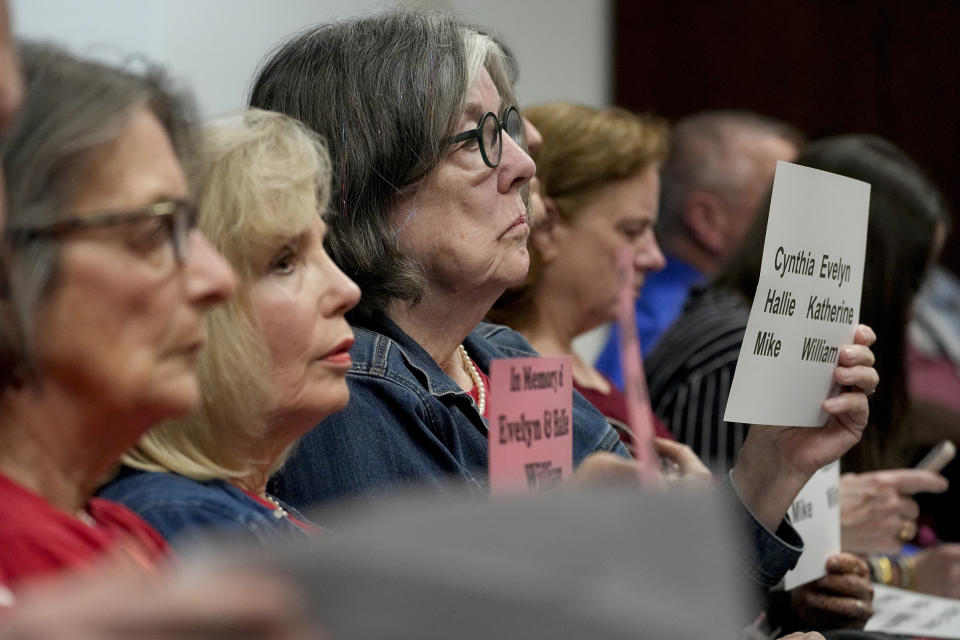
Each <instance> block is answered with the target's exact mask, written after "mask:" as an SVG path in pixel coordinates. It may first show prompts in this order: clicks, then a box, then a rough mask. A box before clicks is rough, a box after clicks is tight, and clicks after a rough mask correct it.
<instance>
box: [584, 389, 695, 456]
mask: <svg viewBox="0 0 960 640" xmlns="http://www.w3.org/2000/svg"><path fill="white" fill-rule="evenodd" d="M601 375H603V374H601ZM603 377H604V378H606V380H607V384H609V385H610V393H603V392H602V391H599V390H598V389H588V388H587V387H581V386H580V385H579V384H577V381H576V380H574V381H573V388H574V389H576V390H577V391H579V392H580V395H582V396H583V397H584V398H586V399H587V400H588V401H589V402H590V404H592V405H593V406H594V407H596V408H597V411H599V412H600V413H602V414H603V417H605V418H606V419H607V420H608V421H609V422H610V423H611V424H613V426H615V427H617V431H619V432H620V439H621V440H623V441H624V442H625V443H626V444H632V443H631V442H630V436H628V435H627V434H626V433H625V432H624V431H623V428H622V427H621V425H629V424H630V419H629V417H628V416H627V396H625V395H623V392H622V391H620V389H617V387H616V386H615V385H614V384H613V382H611V381H610V378H607V377H606V376H603ZM650 417H651V418H653V434H654V435H655V436H657V437H658V438H667V439H669V440H676V438H675V437H673V434H672V433H670V430H669V429H667V428H666V427H665V426H663V423H662V422H660V419H659V418H658V417H657V416H655V415H652V413H651V416H650Z"/></svg>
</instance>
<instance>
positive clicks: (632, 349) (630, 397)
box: [617, 247, 660, 484]
mask: <svg viewBox="0 0 960 640" xmlns="http://www.w3.org/2000/svg"><path fill="white" fill-rule="evenodd" d="M617 271H618V276H619V279H620V292H619V295H618V296H617V302H618V304H617V326H618V327H619V330H620V362H621V366H622V367H623V393H624V395H625V396H626V397H627V415H628V416H629V418H630V429H631V435H632V436H633V437H632V438H631V440H632V443H631V444H632V445H633V457H634V459H635V460H636V461H637V471H638V473H639V475H640V479H641V480H642V481H644V482H646V483H651V484H652V483H654V482H656V481H657V480H658V478H659V476H660V472H659V468H660V461H659V459H658V458H657V455H656V453H655V452H654V448H653V434H654V430H653V413H652V411H651V410H650V395H649V394H648V393H647V378H646V376H644V374H643V364H642V363H641V361H640V336H639V335H638V333H637V317H636V310H635V308H634V306H633V305H634V301H635V300H636V285H635V284H634V282H635V279H636V267H635V266H634V253H633V250H632V249H631V248H630V247H627V248H625V249H623V251H622V252H621V253H620V255H619V256H618V260H617Z"/></svg>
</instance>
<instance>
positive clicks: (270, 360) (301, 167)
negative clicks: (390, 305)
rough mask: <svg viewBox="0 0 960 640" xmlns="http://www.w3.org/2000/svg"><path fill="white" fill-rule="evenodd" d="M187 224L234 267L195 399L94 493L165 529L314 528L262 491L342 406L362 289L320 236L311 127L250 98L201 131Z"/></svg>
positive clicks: (324, 167)
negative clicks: (235, 115) (193, 219)
mask: <svg viewBox="0 0 960 640" xmlns="http://www.w3.org/2000/svg"><path fill="white" fill-rule="evenodd" d="M193 167H194V172H193V176H192V178H193V185H194V189H193V193H194V194H195V196H196V201H197V211H198V216H197V224H198V226H199V228H200V230H201V231H203V233H204V234H205V235H206V237H207V238H209V239H210V241H211V242H212V243H213V244H214V246H215V247H216V248H217V249H218V250H219V251H220V252H221V253H222V254H223V256H224V257H226V259H227V261H228V262H229V263H230V266H231V267H232V268H233V270H234V272H235V273H236V274H237V279H238V287H237V295H236V296H235V297H234V298H232V299H231V300H230V301H229V302H228V303H227V304H225V305H222V306H220V307H218V308H216V309H213V310H212V311H211V312H210V313H209V314H208V315H207V318H206V327H207V335H208V336H209V337H208V340H207V344H206V345H205V346H204V348H203V349H202V350H201V352H200V357H199V365H198V377H199V379H200V387H201V389H202V401H201V404H200V409H199V411H196V412H194V413H192V414H190V415H189V416H187V417H184V418H179V419H176V420H171V421H167V422H164V423H163V424H161V425H159V426H157V427H155V428H154V429H151V430H150V432H149V433H147V434H146V435H145V436H143V438H141V440H140V442H139V443H137V445H136V447H134V448H133V449H132V450H131V451H130V452H128V453H127V455H126V456H124V462H125V463H126V465H127V466H126V467H125V468H124V469H123V470H122V471H121V473H120V474H119V476H118V477H117V478H116V479H115V480H114V481H113V482H111V483H110V484H109V485H107V486H106V487H105V488H104V489H103V490H102V491H101V495H102V496H104V497H107V498H110V499H111V500H116V501H118V502H120V503H122V504H125V505H127V506H128V507H130V508H131V509H133V510H134V511H135V512H136V513H138V514H139V515H140V516H141V517H143V518H144V519H145V520H146V521H147V522H149V523H150V524H151V525H153V526H154V527H155V528H156V529H157V530H158V531H159V532H160V533H161V534H162V535H163V536H164V537H165V538H166V539H167V540H168V541H169V542H177V541H178V540H180V539H182V538H183V537H185V536H196V535H198V534H202V533H205V532H209V530H211V529H219V530H221V531H230V532H233V533H235V534H243V535H246V536H247V537H248V538H250V539H251V540H252V541H253V542H255V543H257V544H268V543H270V542H278V541H282V540H284V539H285V538H288V537H300V536H302V535H304V534H313V533H315V532H316V531H317V528H316V527H315V525H313V524H312V523H311V522H310V521H308V520H307V519H306V518H305V517H304V516H302V515H301V514H299V513H298V512H297V511H296V510H295V509H293V507H290V506H288V505H286V504H283V503H282V502H280V501H279V500H278V499H277V498H275V497H274V496H273V495H271V494H270V493H268V492H267V480H268V478H269V477H270V476H271V475H272V474H273V472H274V471H276V469H277V468H278V467H280V465H281V464H282V463H283V461H284V460H285V459H286V457H287V455H288V454H289V453H290V451H291V448H292V447H293V446H294V444H295V442H296V440H297V439H298V438H299V437H300V436H301V435H302V434H303V433H305V432H306V431H309V430H310V429H311V428H312V427H313V426H314V425H316V423H317V422H319V421H320V420H322V419H323V418H325V417H327V416H328V415H330V414H331V413H333V412H335V411H338V410H340V409H342V408H343V407H344V406H346V404H347V401H348V400H349V398H350V393H349V390H348V389H347V381H346V375H347V369H348V368H349V367H350V347H351V345H352V344H353V332H352V331H351V330H350V326H349V325H348V324H347V321H346V319H345V318H344V313H345V312H346V311H348V310H349V309H350V308H352V307H353V306H354V305H355V304H356V303H357V300H359V298H360V290H359V289H358V288H357V286H356V285H355V284H354V283H353V282H351V281H350V279H348V278H347V277H346V276H344V275H343V273H342V272H341V271H340V270H339V269H338V268H337V266H336V265H335V264H334V263H333V261H332V260H331V259H330V258H329V256H327V253H326V252H325V251H324V248H323V238H324V235H325V233H326V226H325V224H324V222H323V219H322V218H321V213H322V212H323V211H325V210H326V208H327V201H328V199H329V193H330V160H329V156H328V155H327V151H326V148H325V146H324V144H323V143H322V142H321V141H320V140H319V139H318V138H317V136H316V134H313V133H312V132H308V131H307V130H306V129H305V128H304V127H303V126H302V125H301V124H300V123H298V122H296V121H295V120H293V119H292V118H289V117H287V116H284V115H282V114H279V113H270V112H266V111H260V110H258V109H251V110H249V111H248V112H246V113H244V114H243V115H242V116H241V117H240V118H239V119H234V120H231V121H228V122H224V123H220V124H216V125H211V126H209V127H207V128H206V129H205V131H204V136H203V143H202V145H201V148H200V152H199V154H198V159H197V161H196V162H195V163H194V165H193Z"/></svg>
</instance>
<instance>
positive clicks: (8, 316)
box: [0, 43, 193, 391]
mask: <svg viewBox="0 0 960 640" xmlns="http://www.w3.org/2000/svg"><path fill="white" fill-rule="evenodd" d="M20 55H21V58H22V62H23V74H24V81H25V94H24V101H23V106H22V109H21V112H20V115H19V116H18V117H17V119H16V121H15V122H14V124H13V126H12V127H11V128H10V130H9V131H8V132H7V134H6V135H5V136H4V138H3V170H4V173H5V176H6V181H7V197H8V203H9V207H8V211H9V215H8V222H7V229H8V231H9V230H13V229H15V228H17V227H18V226H28V225H37V224H43V223H46V222H52V221H54V220H57V219H59V218H62V217H65V216H69V215H70V209H71V206H72V203H73V200H74V199H75V197H76V195H77V193H78V191H79V188H80V186H81V184H82V181H83V179H84V177H85V175H87V174H86V172H87V171H88V170H89V167H88V164H89V161H90V159H91V158H92V157H93V156H94V154H95V152H97V151H99V150H100V149H102V148H104V147H105V146H106V145H108V144H110V143H111V142H113V141H114V140H116V139H117V138H118V137H119V136H120V135H121V134H122V133H123V131H124V129H125V128H126V126H127V124H128V123H129V122H130V119H131V118H132V117H133V116H134V114H135V113H136V111H137V110H138V109H139V108H141V107H143V108H147V109H149V110H150V111H151V112H152V113H153V114H154V115H155V116H156V117H157V119H158V120H159V121H160V123H161V124H162V125H163V128H164V129H165V130H166V132H167V135H169V136H170V140H171V142H172V143H173V147H174V150H175V151H176V153H177V155H178V156H179V157H180V158H181V159H183V158H184V156H185V155H188V152H189V150H190V149H192V147H193V144H192V136H191V128H190V126H189V124H188V123H189V122H190V120H192V119H193V117H192V116H193V110H192V104H191V103H189V102H187V101H186V100H185V99H184V98H183V97H182V96H179V95H175V94H174V93H172V92H171V91H170V90H169V89H168V88H167V84H166V79H165V76H164V75H163V74H162V73H161V72H160V71H159V70H158V69H157V68H155V67H151V66H149V65H148V67H147V69H146V71H145V72H144V73H142V74H135V73H130V72H127V71H123V70H120V69H117V68H114V67H111V66H108V65H105V64H101V63H98V62H92V61H86V60H80V59H78V58H75V57H73V56H72V55H70V54H68V53H66V52H65V51H63V50H62V49H59V48H57V47H55V46H52V45H46V44H31V43H27V44H23V45H21V47H20ZM10 240H11V243H12V244H11V248H10V260H9V274H10V286H9V291H7V294H8V295H5V296H4V297H3V299H2V306H3V309H2V311H0V313H2V316H0V323H2V325H3V326H2V327H0V336H2V337H0V371H2V372H3V373H2V374H0V391H3V390H4V389H6V388H7V386H9V385H12V384H21V383H22V382H23V381H24V380H25V379H26V378H27V377H29V376H31V375H32V374H33V367H34V364H33V363H34V355H33V339H34V328H33V326H32V325H33V316H34V314H35V312H36V310H37V308H38V306H39V305H40V304H41V302H42V301H43V299H44V297H45V296H46V295H47V294H49V292H50V291H51V289H52V288H53V286H54V284H55V280H56V274H57V266H58V263H59V247H60V244H59V242H57V241H56V239H54V238H33V239H31V240H30V241H29V242H18V241H17V237H16V236H15V235H11V237H10ZM12 336H17V338H16V339H18V340H19V341H20V344H17V345H11V344H6V342H7V341H8V340H10V339H14V338H12Z"/></svg>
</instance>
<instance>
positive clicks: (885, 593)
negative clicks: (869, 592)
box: [864, 584, 960, 638]
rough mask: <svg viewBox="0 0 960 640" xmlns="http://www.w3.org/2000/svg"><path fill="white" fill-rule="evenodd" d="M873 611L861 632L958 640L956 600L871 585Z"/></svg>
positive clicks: (959, 604) (958, 604) (959, 625)
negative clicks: (954, 639) (955, 639)
mask: <svg viewBox="0 0 960 640" xmlns="http://www.w3.org/2000/svg"><path fill="white" fill-rule="evenodd" d="M873 611H874V614H873V617H872V618H870V619H869V620H868V621H867V626H866V627H865V628H864V631H876V632H879V633H892V634H895V635H904V636H922V637H924V638H960V600H954V599H953V598H940V597H938V596H928V595H926V594H923V593H916V592H915V591H907V590H905V589H897V588H896V587H886V586H884V585H882V584H875V585H873Z"/></svg>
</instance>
